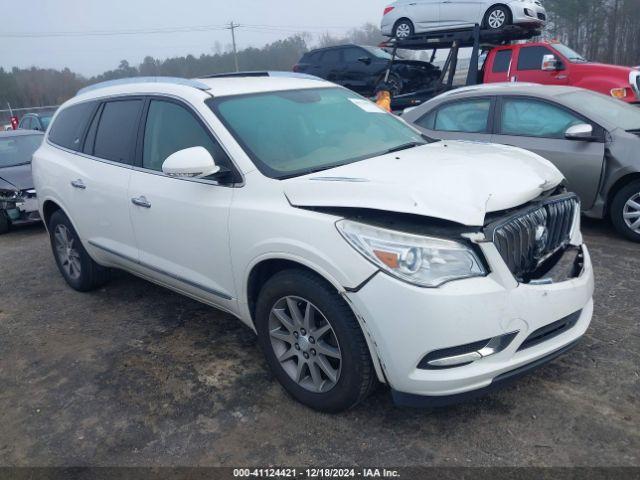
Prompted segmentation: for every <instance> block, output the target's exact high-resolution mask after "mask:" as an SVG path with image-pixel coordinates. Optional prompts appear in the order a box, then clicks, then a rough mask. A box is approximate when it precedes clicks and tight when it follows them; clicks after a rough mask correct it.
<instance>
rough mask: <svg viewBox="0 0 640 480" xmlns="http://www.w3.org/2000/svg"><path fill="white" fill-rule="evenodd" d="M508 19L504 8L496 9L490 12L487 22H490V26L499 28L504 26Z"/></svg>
mask: <svg viewBox="0 0 640 480" xmlns="http://www.w3.org/2000/svg"><path fill="white" fill-rule="evenodd" d="M506 21H507V14H506V13H505V12H504V10H500V9H498V10H494V11H493V12H491V13H490V14H489V18H488V19H487V23H488V24H489V27H491V28H493V29H497V28H500V27H502V26H504V24H505V23H506Z"/></svg>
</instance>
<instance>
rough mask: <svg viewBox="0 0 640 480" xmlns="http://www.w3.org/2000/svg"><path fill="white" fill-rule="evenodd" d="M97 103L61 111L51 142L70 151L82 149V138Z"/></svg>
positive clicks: (50, 137)
mask: <svg viewBox="0 0 640 480" xmlns="http://www.w3.org/2000/svg"><path fill="white" fill-rule="evenodd" d="M96 104H97V102H85V103H80V104H78V105H72V106H70V107H67V108H65V109H63V110H61V111H60V113H59V114H58V116H57V117H56V119H55V121H54V122H53V125H51V129H50V130H49V140H50V141H51V142H53V143H55V144H56V145H59V146H61V147H64V148H68V149H70V150H75V151H80V150H81V149H82V136H83V135H84V131H85V129H86V127H87V123H88V122H89V120H90V118H91V115H92V114H93V111H94V110H95V108H96Z"/></svg>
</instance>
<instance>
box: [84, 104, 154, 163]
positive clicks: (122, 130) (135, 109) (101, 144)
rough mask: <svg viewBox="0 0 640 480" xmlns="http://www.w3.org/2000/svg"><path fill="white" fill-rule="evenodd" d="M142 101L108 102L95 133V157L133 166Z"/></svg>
mask: <svg viewBox="0 0 640 480" xmlns="http://www.w3.org/2000/svg"><path fill="white" fill-rule="evenodd" d="M142 104H143V101H142V99H127V100H116V101H111V102H106V103H105V104H104V106H103V108H102V114H101V115H100V122H99V124H98V129H97V130H96V133H95V142H94V146H93V155H94V156H96V157H99V158H104V159H105V160H111V161H112V162H118V163H124V164H127V165H132V164H133V159H134V152H135V140H136V138H137V133H138V122H139V119H140V112H141V110H142Z"/></svg>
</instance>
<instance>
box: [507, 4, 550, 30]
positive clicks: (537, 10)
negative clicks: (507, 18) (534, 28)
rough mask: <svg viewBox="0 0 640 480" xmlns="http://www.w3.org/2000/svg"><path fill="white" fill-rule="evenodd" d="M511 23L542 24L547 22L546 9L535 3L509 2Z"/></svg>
mask: <svg viewBox="0 0 640 480" xmlns="http://www.w3.org/2000/svg"><path fill="white" fill-rule="evenodd" d="M509 7H510V8H511V14H512V15H513V23H516V24H532V25H544V24H545V23H546V22H547V11H546V9H545V8H544V7H543V6H542V5H538V4H537V3H534V2H531V3H525V2H511V3H510V4H509Z"/></svg>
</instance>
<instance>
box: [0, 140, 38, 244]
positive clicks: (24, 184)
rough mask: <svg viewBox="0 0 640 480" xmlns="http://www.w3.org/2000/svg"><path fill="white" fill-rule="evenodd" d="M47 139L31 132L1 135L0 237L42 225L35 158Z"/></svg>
mask: <svg viewBox="0 0 640 480" xmlns="http://www.w3.org/2000/svg"><path fill="white" fill-rule="evenodd" d="M43 136H44V135H43V133H42V132H36V131H29V130H12V131H8V132H0V234H3V233H6V232H8V231H9V229H10V228H11V227H12V226H17V225H23V224H29V223H35V222H39V221H40V215H39V213H38V199H37V197H36V191H35V190H34V188H33V179H32V177H31V157H32V156H33V153H34V152H35V151H36V150H37V149H38V147H39V146H40V144H41V143H42V138H43Z"/></svg>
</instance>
